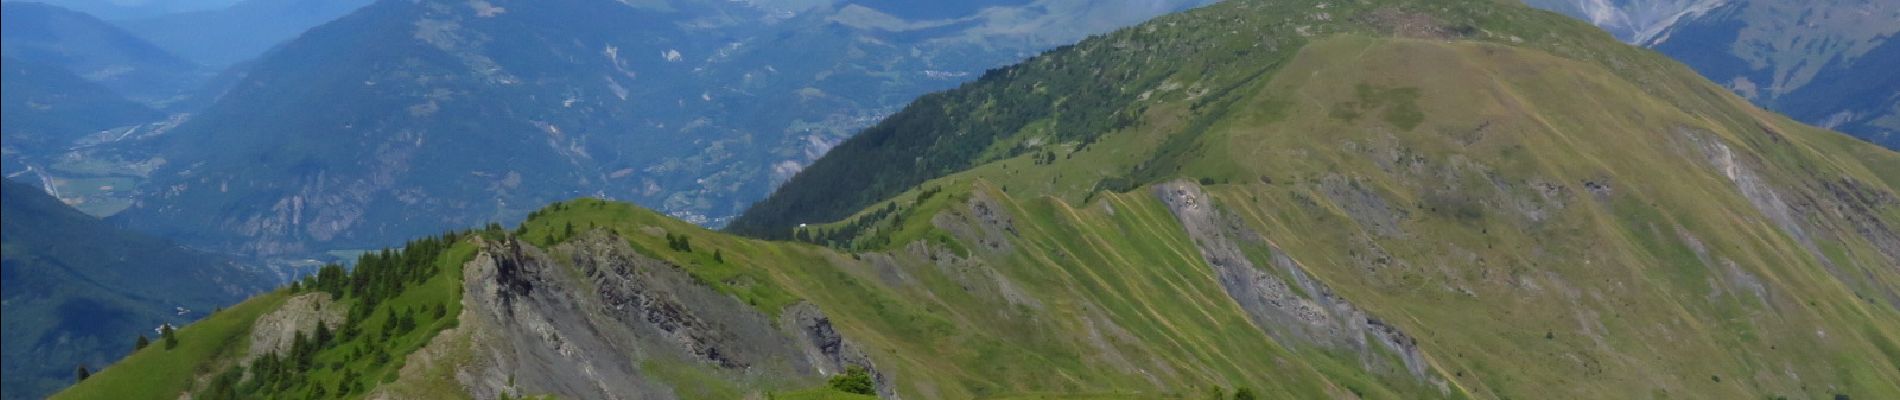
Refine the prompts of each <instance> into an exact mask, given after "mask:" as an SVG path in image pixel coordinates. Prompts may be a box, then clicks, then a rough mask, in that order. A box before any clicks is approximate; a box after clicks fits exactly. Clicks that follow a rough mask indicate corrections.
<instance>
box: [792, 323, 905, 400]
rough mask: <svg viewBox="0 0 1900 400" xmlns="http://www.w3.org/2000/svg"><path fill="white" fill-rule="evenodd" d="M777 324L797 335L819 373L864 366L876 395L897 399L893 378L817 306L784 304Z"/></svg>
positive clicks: (842, 370)
mask: <svg viewBox="0 0 1900 400" xmlns="http://www.w3.org/2000/svg"><path fill="white" fill-rule="evenodd" d="M779 327H780V328H782V329H784V330H786V331H787V333H788V334H790V335H792V336H793V337H795V338H798V343H799V347H801V348H802V349H803V350H804V353H805V358H806V359H808V360H811V363H812V365H813V366H815V367H817V368H818V373H819V374H820V375H826V376H830V375H836V374H840V373H844V372H845V370H847V369H848V368H850V367H858V368H864V370H865V371H867V372H869V373H870V374H871V380H872V381H873V382H876V383H877V392H878V397H881V398H886V399H896V398H898V396H897V385H896V384H895V382H894V380H893V379H892V377H891V376H889V375H886V374H885V373H884V371H882V370H879V369H878V368H877V363H876V362H874V361H872V360H871V357H869V356H866V355H865V354H864V351H863V350H861V349H859V348H858V346H857V345H855V344H852V343H851V340H850V339H846V338H845V337H844V335H843V334H840V333H838V329H837V327H836V326H833V325H832V324H831V317H828V316H826V315H825V312H824V311H823V310H819V309H818V306H816V305H813V304H811V303H806V302H800V303H798V304H794V305H792V306H791V307H786V308H785V311H784V312H783V313H781V314H779Z"/></svg>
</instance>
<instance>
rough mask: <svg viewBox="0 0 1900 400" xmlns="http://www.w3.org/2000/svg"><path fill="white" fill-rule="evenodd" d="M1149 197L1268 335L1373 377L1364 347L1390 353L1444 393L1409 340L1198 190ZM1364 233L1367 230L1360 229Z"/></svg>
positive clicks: (1169, 186) (1186, 186)
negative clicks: (1339, 353)
mask: <svg viewBox="0 0 1900 400" xmlns="http://www.w3.org/2000/svg"><path fill="white" fill-rule="evenodd" d="M1155 191H1156V194H1157V195H1159V196H1160V198H1161V201H1162V202H1163V203H1165V204H1166V205H1167V206H1168V209H1169V210H1170V211H1172V212H1173V213H1174V216H1175V218H1176V219H1177V220H1178V221H1180V223H1181V225H1182V227H1183V228H1184V229H1186V230H1187V234H1188V237H1189V238H1190V239H1192V240H1193V241H1194V243H1195V245H1196V247H1197V248H1199V250H1200V252H1201V257H1202V258H1203V259H1205V260H1206V261H1207V263H1208V265H1209V266H1211V267H1213V268H1214V271H1215V273H1216V275H1217V278H1218V280H1219V281H1220V284H1221V288H1222V289H1224V290H1225V291H1226V293H1227V295H1228V297H1231V298H1233V299H1234V301H1235V302H1237V303H1239V304H1240V307H1241V309H1242V310H1244V311H1246V312H1247V315H1248V317H1250V319H1251V320H1252V321H1253V323H1254V325H1256V326H1258V327H1259V328H1260V329H1261V330H1263V331H1265V332H1267V334H1268V335H1271V336H1273V337H1274V338H1275V339H1278V340H1279V341H1280V342H1281V343H1285V344H1295V343H1312V344H1316V345H1320V346H1325V347H1328V348H1333V349H1342V350H1349V351H1352V352H1355V353H1357V354H1358V355H1359V356H1360V358H1361V360H1362V361H1363V362H1364V363H1365V365H1366V366H1367V367H1368V369H1369V370H1374V371H1377V370H1378V369H1377V366H1378V365H1382V363H1383V361H1380V360H1381V357H1382V355H1381V354H1380V352H1378V351H1374V350H1373V349H1372V348H1371V346H1372V345H1373V343H1369V341H1375V342H1377V345H1380V346H1382V347H1385V348H1386V349H1387V350H1390V352H1391V353H1392V354H1396V355H1397V356H1398V357H1399V361H1400V362H1401V363H1402V364H1403V365H1404V366H1405V368H1406V370H1407V371H1406V372H1407V373H1409V374H1410V375H1412V376H1413V377H1416V378H1419V379H1423V380H1428V381H1431V382H1433V383H1435V384H1438V385H1439V386H1440V387H1441V388H1442V387H1444V385H1443V384H1444V381H1443V378H1440V377H1438V376H1435V374H1434V373H1433V371H1432V370H1431V367H1430V366H1429V365H1428V364H1426V362H1425V357H1424V354H1423V353H1422V352H1421V351H1420V350H1419V348H1418V341H1417V339H1414V338H1412V337H1411V336H1409V335H1407V334H1406V333H1405V332H1404V331H1402V330H1401V329H1399V328H1398V327H1397V326H1393V325H1390V324H1387V323H1385V322H1384V321H1383V320H1380V319H1378V318H1376V317H1373V316H1371V315H1369V314H1368V313H1367V312H1366V311H1364V310H1361V309H1359V308H1358V307H1356V306H1353V304H1352V303H1351V302H1349V301H1347V300H1346V299H1345V298H1343V297H1340V296H1339V295H1337V294H1335V293H1334V292H1333V290H1332V289H1331V288H1329V287H1327V286H1326V284H1325V283H1323V282H1320V281H1319V280H1317V279H1314V278H1313V277H1312V276H1311V275H1310V274H1308V273H1307V272H1306V270H1305V268H1303V267H1301V266H1300V265H1299V263H1298V262H1297V261H1295V260H1294V259H1293V258H1292V257H1289V256H1287V255H1286V254H1285V252H1282V251H1280V250H1279V249H1277V248H1272V244H1271V243H1269V242H1266V239H1265V238H1264V237H1261V236H1260V235H1259V234H1258V233H1255V232H1252V231H1251V230H1250V229H1247V228H1246V226H1245V225H1244V224H1243V223H1241V222H1240V221H1239V220H1238V218H1235V217H1233V216H1231V215H1227V214H1226V213H1223V212H1221V211H1220V209H1219V208H1218V207H1216V206H1215V204H1214V203H1213V201H1212V198H1211V197H1209V196H1207V194H1206V193H1204V192H1203V191H1202V190H1201V187H1200V186H1198V185H1195V184H1194V183H1191V182H1187V181H1175V182H1169V183H1164V184H1160V185H1156V186H1155ZM1366 229H1368V230H1370V229H1375V226H1374V225H1367V226H1366ZM1240 240H1258V241H1259V242H1257V243H1254V244H1255V245H1259V246H1265V247H1268V248H1269V249H1270V251H1271V252H1272V255H1271V258H1272V261H1271V262H1272V265H1271V267H1273V268H1276V269H1277V270H1278V272H1282V273H1285V274H1286V276H1289V277H1291V279H1292V284H1289V283H1288V282H1287V281H1285V280H1282V279H1281V278H1280V277H1278V276H1276V275H1275V274H1272V273H1268V272H1267V270H1266V269H1265V268H1262V267H1261V266H1256V265H1255V264H1254V263H1253V261H1252V260H1250V259H1249V258H1248V257H1247V255H1246V254H1245V253H1244V252H1243V251H1242V249H1241V244H1240V243H1241V242H1239V241H1240Z"/></svg>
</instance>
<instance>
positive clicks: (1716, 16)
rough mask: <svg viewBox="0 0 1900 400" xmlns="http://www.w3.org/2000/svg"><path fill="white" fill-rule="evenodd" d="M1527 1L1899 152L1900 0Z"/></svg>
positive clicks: (1792, 112) (1767, 104)
mask: <svg viewBox="0 0 1900 400" xmlns="http://www.w3.org/2000/svg"><path fill="white" fill-rule="evenodd" d="M1528 2H1529V3H1531V4H1533V5H1537V6H1540V7H1544V8H1547V9H1551V10H1554V11H1560V12H1564V13H1567V14H1570V15H1573V16H1577V17H1579V18H1583V19H1585V20H1588V21H1591V22H1593V23H1596V24H1597V25H1599V26H1601V27H1603V28H1604V29H1605V30H1609V31H1610V32H1611V33H1613V34H1616V35H1617V37H1618V38H1622V39H1624V40H1626V41H1630V42H1633V43H1637V44H1640V45H1643V46H1648V47H1651V48H1654V49H1656V50H1657V51H1661V52H1663V54H1668V55H1669V56H1670V57H1673V58H1675V59H1677V60H1679V61H1682V62H1683V63H1685V64H1688V65H1689V66H1690V67H1693V68H1695V69H1696V70H1697V71H1700V72H1701V73H1702V74H1703V75H1704V76H1707V77H1708V78H1709V79H1710V80H1713V81H1715V82H1716V83H1720V84H1722V85H1723V86H1726V87H1728V88H1729V90H1733V91H1735V92H1736V93H1739V94H1741V95H1742V96H1744V97H1747V98H1748V99H1749V100H1752V101H1754V102H1755V103H1756V104H1760V105H1762V106H1763V107H1768V108H1770V109H1773V110H1775V111H1779V112H1782V113H1785V114H1788V115H1789V116H1792V117H1795V118H1797V119H1800V120H1801V121H1803V122H1807V123H1810V124H1815V125H1819V126H1822V127H1826V128H1830V129H1836V130H1839V131H1841V132H1845V133H1848V134H1852V135H1854V136H1857V137H1860V138H1862V139H1866V140H1868V141H1871V142H1874V143H1876V144H1880V145H1882V146H1886V147H1887V148H1890V149H1900V74H1896V73H1893V72H1892V71H1893V70H1895V69H1896V68H1897V67H1896V66H1900V44H1895V43H1894V40H1893V38H1894V37H1895V35H1896V34H1900V2H1895V1H1889V0H1819V1H1806V0H1620V1H1613V2H1604V1H1596V0H1528Z"/></svg>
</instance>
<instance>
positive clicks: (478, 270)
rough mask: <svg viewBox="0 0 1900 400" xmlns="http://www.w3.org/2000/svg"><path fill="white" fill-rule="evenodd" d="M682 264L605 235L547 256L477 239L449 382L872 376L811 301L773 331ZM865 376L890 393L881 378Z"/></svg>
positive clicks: (649, 395) (631, 386)
mask: <svg viewBox="0 0 1900 400" xmlns="http://www.w3.org/2000/svg"><path fill="white" fill-rule="evenodd" d="M685 268H690V266H679V265H674V264H671V263H669V262H666V261H664V260H660V259H656V258H653V257H648V256H646V255H643V254H641V253H639V252H638V251H635V250H634V249H632V248H631V247H629V246H628V245H627V242H626V241H625V240H623V239H621V238H619V237H616V236H613V235H611V234H608V233H606V232H605V231H594V232H589V233H585V234H583V235H581V236H579V237H576V238H574V239H572V240H569V241H568V242H567V243H563V244H560V245H557V246H554V247H552V248H551V249H549V250H547V251H543V250H541V249H539V248H536V247H534V246H531V245H527V244H525V243H522V242H520V241H516V240H503V241H487V242H484V243H483V250H482V251H481V252H480V253H479V254H477V255H476V257H475V259H474V260H473V261H471V262H469V263H468V264H467V266H466V267H465V270H466V271H465V273H464V275H465V280H464V287H465V290H466V291H465V298H464V300H463V301H464V304H465V306H466V307H467V309H468V310H469V312H468V315H467V316H466V317H465V318H466V319H465V320H464V324H465V325H464V326H466V327H468V329H470V331H469V332H470V337H471V339H472V341H473V342H474V343H475V345H474V353H475V357H474V358H475V359H476V361H474V362H471V363H468V364H467V365H464V366H462V367H461V369H460V371H458V373H457V377H456V379H457V380H458V381H460V382H461V383H462V384H463V385H464V386H465V387H466V388H467V389H468V391H469V393H471V394H472V395H474V397H476V398H483V399H486V398H495V397H498V396H500V395H501V394H503V393H508V394H514V395H519V394H552V395H555V396H558V397H561V398H599V399H668V398H677V397H678V395H677V392H678V389H677V388H672V387H670V386H669V385H670V384H672V383H673V382H668V381H666V380H664V379H662V378H661V375H659V374H655V373H653V372H654V371H649V370H648V369H649V368H662V367H664V368H691V369H695V370H699V371H702V372H704V373H707V374H711V375H713V376H718V377H720V378H722V379H723V380H726V381H730V382H738V383H740V386H742V387H744V386H746V383H747V382H781V383H782V382H806V383H805V384H806V385H818V384H821V378H822V376H824V375H828V374H833V373H837V372H839V371H842V370H843V368H844V367H845V366H848V365H857V366H862V367H865V368H866V369H868V370H871V371H877V369H876V368H875V366H874V365H873V363H872V362H871V360H870V358H869V357H867V356H866V355H865V354H864V353H863V352H862V351H859V350H857V348H856V347H854V346H853V345H851V344H850V342H849V341H847V340H845V339H844V338H843V336H842V335H839V334H838V333H837V331H836V329H834V328H833V327H832V326H831V325H830V322H829V319H828V318H827V317H825V315H824V314H823V313H822V312H821V311H819V310H818V309H817V307H815V306H811V305H809V304H802V305H800V306H796V307H792V308H789V309H787V310H786V311H785V312H784V313H783V315H782V316H781V318H780V319H779V323H778V324H777V325H778V326H777V327H775V326H774V325H775V324H774V323H773V320H772V318H770V317H768V316H767V315H766V314H765V313H763V312H761V311H760V310H758V309H755V308H753V307H752V306H749V305H747V304H746V303H745V302H743V301H740V300H739V299H738V298H735V297H733V296H731V295H728V294H726V293H722V292H719V291H718V290H715V289H713V288H711V287H708V286H706V285H703V284H701V283H699V282H698V281H697V280H695V278H694V277H693V276H692V275H691V274H689V273H688V272H687V271H686V270H685ZM781 328H782V329H781ZM876 376H877V378H878V382H879V388H880V390H881V391H884V392H885V393H886V396H887V397H890V396H891V393H892V392H891V387H892V386H891V385H890V384H889V382H890V379H889V378H888V377H887V376H885V375H884V374H882V373H876Z"/></svg>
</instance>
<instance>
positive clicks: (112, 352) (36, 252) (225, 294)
mask: <svg viewBox="0 0 1900 400" xmlns="http://www.w3.org/2000/svg"><path fill="white" fill-rule="evenodd" d="M0 215H3V216H4V220H3V221H4V222H0V299H4V302H0V307H4V310H5V312H4V313H0V315H4V318H0V320H3V321H4V323H3V324H0V327H3V328H0V331H3V332H4V335H0V337H4V340H3V341H0V345H3V346H4V347H0V356H4V358H0V360H4V361H0V370H4V371H5V375H4V376H5V378H4V379H0V383H4V387H5V389H4V390H3V391H0V398H5V399H29V398H41V397H44V396H46V395H47V394H49V393H52V392H54V391H58V390H59V389H60V388H62V387H65V386H66V385H69V384H71V383H72V380H73V377H74V372H75V371H74V369H75V368H77V367H80V366H88V367H90V368H93V369H97V368H100V367H104V366H106V365H108V364H111V363H112V362H113V361H115V360H118V359H119V358H120V357H124V356H125V354H127V353H128V352H130V351H131V350H132V348H133V346H134V342H135V341H136V340H137V339H138V336H139V335H141V334H143V335H146V336H148V337H151V336H153V332H152V329H154V328H156V327H158V326H159V325H160V324H183V323H185V322H189V321H191V320H194V319H198V318H200V317H204V316H206V315H209V314H211V312H212V311H213V310H214V309H216V308H218V307H222V306H225V305H229V304H231V303H236V302H238V301H239V300H243V299H244V298H245V297H247V296H251V295H253V294H257V293H258V292H261V291H263V290H264V289H265V288H268V287H270V286H272V282H274V281H275V280H276V279H275V277H272V276H270V275H269V274H268V273H266V272H265V271H262V270H259V269H255V268H253V267H249V266H244V265H240V264H237V263H234V262H232V261H231V260H229V259H226V258H224V257H219V256H215V255H210V254H204V253H199V252H195V251H191V250H187V249H185V248H182V247H178V246H177V245H175V244H172V243H170V242H166V241H164V240H160V239H157V238H153V237H149V236H144V235H140V234H137V233H132V232H127V231H123V230H119V229H117V228H114V227H112V226H109V225H106V224H105V223H103V222H100V221H99V220H98V219H97V218H93V217H91V216H88V215H86V214H82V213H80V212H79V210H74V209H73V208H71V207H67V206H66V205H65V204H62V203H60V202H59V200H57V199H54V198H53V197H52V196H48V195H47V194H46V193H45V192H42V191H40V190H39V188H36V187H33V186H31V185H27V184H24V183H18V182H14V181H13V180H4V181H0Z"/></svg>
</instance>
